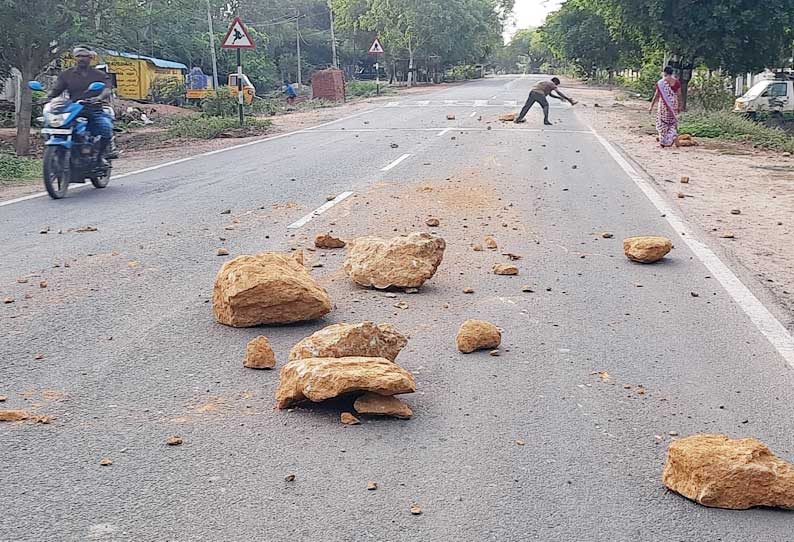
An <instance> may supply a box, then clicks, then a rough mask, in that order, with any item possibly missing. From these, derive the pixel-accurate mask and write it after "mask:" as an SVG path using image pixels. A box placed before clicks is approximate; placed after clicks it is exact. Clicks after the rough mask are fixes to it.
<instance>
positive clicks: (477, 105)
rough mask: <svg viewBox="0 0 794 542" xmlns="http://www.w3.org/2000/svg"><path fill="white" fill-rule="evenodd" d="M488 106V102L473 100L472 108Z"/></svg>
mask: <svg viewBox="0 0 794 542" xmlns="http://www.w3.org/2000/svg"><path fill="white" fill-rule="evenodd" d="M484 105H488V100H474V107H482V106H484Z"/></svg>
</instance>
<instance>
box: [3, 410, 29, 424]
mask: <svg viewBox="0 0 794 542" xmlns="http://www.w3.org/2000/svg"><path fill="white" fill-rule="evenodd" d="M30 417H31V415H30V412H28V411H27V410H0V422H21V421H23V420H27V419H29V418H30Z"/></svg>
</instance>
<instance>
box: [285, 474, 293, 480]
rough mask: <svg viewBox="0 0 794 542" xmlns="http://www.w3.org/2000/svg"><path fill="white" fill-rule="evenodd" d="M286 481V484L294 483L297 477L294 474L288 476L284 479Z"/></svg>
mask: <svg viewBox="0 0 794 542" xmlns="http://www.w3.org/2000/svg"><path fill="white" fill-rule="evenodd" d="M284 481H285V482H294V481H295V475H294V474H288V475H286V476H285V477H284Z"/></svg>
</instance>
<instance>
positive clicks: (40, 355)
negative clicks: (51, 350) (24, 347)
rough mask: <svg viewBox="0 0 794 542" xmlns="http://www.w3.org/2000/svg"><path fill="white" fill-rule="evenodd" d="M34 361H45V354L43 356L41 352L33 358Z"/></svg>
mask: <svg viewBox="0 0 794 542" xmlns="http://www.w3.org/2000/svg"><path fill="white" fill-rule="evenodd" d="M33 359H44V354H42V353H41V352H39V353H38V354H36V355H35V356H33Z"/></svg>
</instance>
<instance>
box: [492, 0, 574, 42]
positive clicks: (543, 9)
mask: <svg viewBox="0 0 794 542" xmlns="http://www.w3.org/2000/svg"><path fill="white" fill-rule="evenodd" d="M560 4H562V0H516V6H515V9H514V10H513V16H514V18H515V26H510V27H508V28H507V30H506V31H505V40H509V39H510V37H512V35H513V34H515V32H516V30H518V29H520V28H527V27H530V26H540V25H541V24H543V20H544V19H545V18H546V15H548V14H549V13H551V12H552V11H554V10H555V9H557V8H558V7H560Z"/></svg>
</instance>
